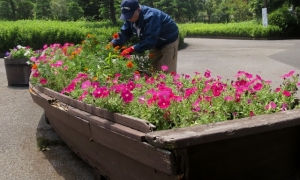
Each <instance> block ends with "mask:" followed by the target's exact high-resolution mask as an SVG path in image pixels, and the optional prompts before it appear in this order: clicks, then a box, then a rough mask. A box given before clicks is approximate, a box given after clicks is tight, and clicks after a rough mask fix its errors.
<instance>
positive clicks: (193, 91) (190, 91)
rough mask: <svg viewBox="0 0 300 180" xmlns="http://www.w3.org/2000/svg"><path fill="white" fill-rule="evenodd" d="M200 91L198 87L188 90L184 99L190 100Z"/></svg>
mask: <svg viewBox="0 0 300 180" xmlns="http://www.w3.org/2000/svg"><path fill="white" fill-rule="evenodd" d="M197 90H198V88H197V87H192V88H187V89H186V90H185V93H184V99H186V98H189V97H190V96H191V95H192V94H194V93H195V92H196V91H197Z"/></svg>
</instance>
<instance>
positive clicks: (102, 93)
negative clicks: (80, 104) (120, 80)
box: [92, 87, 109, 98]
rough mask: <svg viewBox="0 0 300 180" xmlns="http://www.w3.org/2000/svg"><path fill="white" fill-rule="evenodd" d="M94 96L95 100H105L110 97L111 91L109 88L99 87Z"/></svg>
mask: <svg viewBox="0 0 300 180" xmlns="http://www.w3.org/2000/svg"><path fill="white" fill-rule="evenodd" d="M92 94H93V96H94V97H95V98H104V97H107V96H108V95H109V91H108V89H107V87H97V88H96V89H95V90H94V91H93V93H92Z"/></svg>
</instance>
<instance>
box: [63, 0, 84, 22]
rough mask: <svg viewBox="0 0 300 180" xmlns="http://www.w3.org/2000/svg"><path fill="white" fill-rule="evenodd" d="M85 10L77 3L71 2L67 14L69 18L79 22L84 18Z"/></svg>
mask: <svg viewBox="0 0 300 180" xmlns="http://www.w3.org/2000/svg"><path fill="white" fill-rule="evenodd" d="M83 12H84V11H83V9H82V8H81V7H80V6H79V4H78V3H77V2H70V3H68V7H67V13H68V14H69V17H70V18H71V19H73V20H74V21H77V20H78V19H80V18H81V17H83Z"/></svg>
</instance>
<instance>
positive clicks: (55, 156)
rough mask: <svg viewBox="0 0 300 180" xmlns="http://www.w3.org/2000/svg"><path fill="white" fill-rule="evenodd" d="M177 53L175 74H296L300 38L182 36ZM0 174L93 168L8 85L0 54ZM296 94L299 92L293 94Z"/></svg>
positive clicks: (68, 173) (29, 178) (75, 172)
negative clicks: (44, 142) (45, 145)
mask: <svg viewBox="0 0 300 180" xmlns="http://www.w3.org/2000/svg"><path fill="white" fill-rule="evenodd" d="M185 43H186V45H185V48H184V49H181V50H180V51H179V54H178V73H184V74H190V75H194V72H196V71H198V72H200V73H204V72H205V71H206V69H208V70H210V71H211V72H212V76H214V77H216V76H217V75H218V76H222V77H223V79H233V78H234V75H235V74H236V73H237V72H238V71H239V70H244V71H247V72H249V73H253V74H258V75H260V76H261V77H262V78H263V79H266V80H271V81H273V86H274V87H276V86H277V85H279V84H280V83H281V79H280V76H282V75H283V74H285V73H287V72H289V71H290V70H295V71H296V73H299V74H300V51H299V50H300V40H272V41H268V40H266V41H264V40H259V41H256V40H227V39H201V38H186V39H185ZM0 92H1V98H0V127H1V129H0V159H1V160H0V179H1V180H2V179H3V180H19V179H20V180H21V179H22V180H44V179H49V180H58V179H66V180H81V179H82V180H89V179H93V173H92V169H91V168H90V167H89V165H88V164H86V163H85V162H84V161H82V160H81V159H80V158H79V157H78V156H77V155H76V154H75V153H73V152H72V151H71V150H70V149H69V148H68V147H67V146H65V145H64V144H63V143H62V142H61V140H60V139H59V137H58V136H57V135H56V133H55V132H54V131H53V129H52V128H51V127H50V126H49V125H47V124H46V123H45V122H44V119H43V110H42V109H41V108H40V107H39V106H38V105H36V104H35V103H34V102H33V101H32V99H31V97H30V94H29V92H28V87H8V86H7V80H6V74H5V68H4V63H3V59H0ZM298 96H299V94H298ZM41 137H42V138H44V139H48V140H49V142H50V143H55V145H50V146H49V148H50V150H48V151H40V150H39V148H38V146H37V138H41Z"/></svg>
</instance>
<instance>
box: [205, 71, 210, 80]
mask: <svg viewBox="0 0 300 180" xmlns="http://www.w3.org/2000/svg"><path fill="white" fill-rule="evenodd" d="M210 74H211V72H210V71H209V70H206V71H205V73H204V76H205V77H206V78H210Z"/></svg>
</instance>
